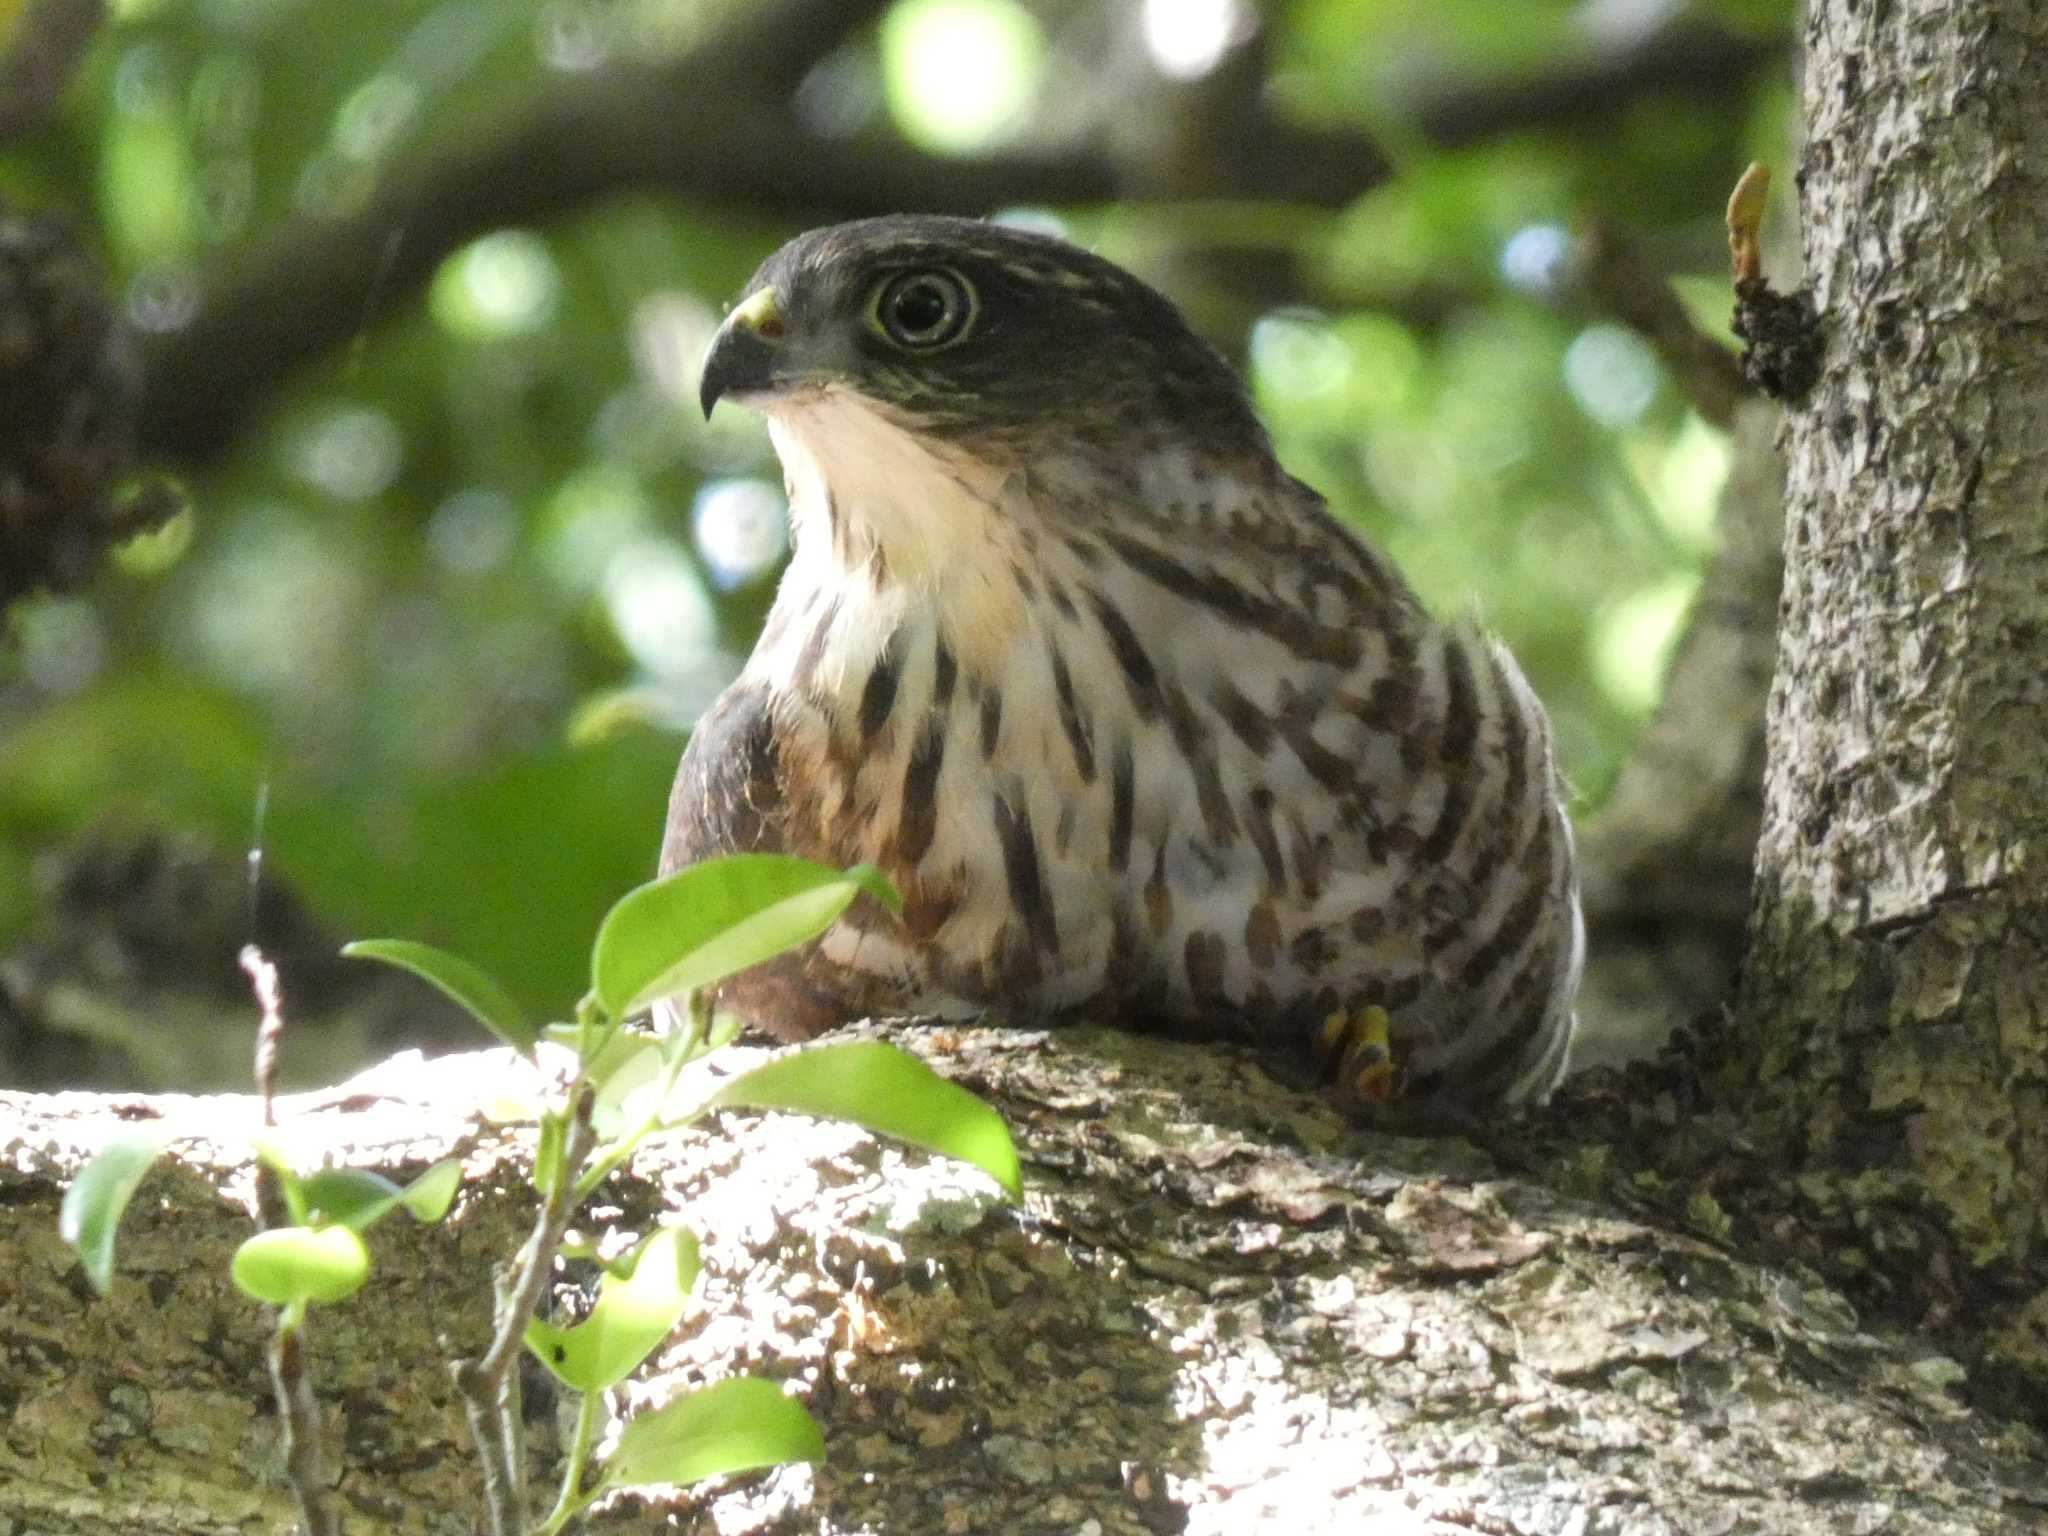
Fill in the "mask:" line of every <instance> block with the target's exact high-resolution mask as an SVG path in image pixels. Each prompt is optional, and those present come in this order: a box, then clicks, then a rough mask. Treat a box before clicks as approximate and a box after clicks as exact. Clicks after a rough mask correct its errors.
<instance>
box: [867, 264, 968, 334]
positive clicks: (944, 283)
mask: <svg viewBox="0 0 2048 1536" xmlns="http://www.w3.org/2000/svg"><path fill="white" fill-rule="evenodd" d="M973 319H974V294H973V292H972V291H971V290H970V289H969V288H968V286H967V284H966V282H965V281H963V280H962V279H961V278H959V277H957V276H956V275H954V274H953V273H951V272H946V271H941V270H932V271H925V272H904V273H900V274H899V275H897V276H895V277H892V278H890V279H889V280H888V281H887V282H886V283H884V284H883V285H882V286H881V289H880V291H878V292H877V293H876V295H875V323H876V325H877V326H879V327H880V329H881V332H882V334H883V335H884V336H886V337H888V338H889V340H891V341H893V342H895V343H896V345H897V346H899V347H905V348H908V349H910V350H911V351H914V352H929V351H931V350H932V349H933V348H934V347H943V346H945V345H946V344H947V343H948V342H952V341H958V340H959V339H960V338H961V337H962V336H963V335H965V334H966V333H967V327H968V324H969V323H970V322H971V321H972V320H973Z"/></svg>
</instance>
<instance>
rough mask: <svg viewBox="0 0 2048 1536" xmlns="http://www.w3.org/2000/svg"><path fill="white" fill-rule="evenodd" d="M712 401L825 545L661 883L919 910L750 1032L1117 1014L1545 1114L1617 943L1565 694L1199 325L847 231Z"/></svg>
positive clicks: (828, 967)
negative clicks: (1464, 604) (1260, 397)
mask: <svg viewBox="0 0 2048 1536" xmlns="http://www.w3.org/2000/svg"><path fill="white" fill-rule="evenodd" d="M702 399H703V406H704V409H705V411H706V412H707V413H709V411H710V410H711V407H712V406H713V405H714V404H715V403H716V402H717V401H719V400H720V399H732V400H736V401H738V402H740V403H743V404H745V405H748V406H751V407H754V408H756V409H758V410H760V411H762V412H763V413H764V414H765V415H766V416H767V418H768V427H769V432H770V435H771V436H772V438H773V440H774V444H775V450H776V453H777V454H778V455H779V456H780V458H781V460H782V465H783V470H784V474H785V477H786V481H787V485H788V490H789V504H790V519H791V523H792V525H793V529H792V532H793V542H794V553H793V556H792V559H791V561H790V565H789V568H788V571H787V573H786V574H785V575H784V577H783V579H782V586H781V589H780V591H779V592H778V593H777V596H776V599H775V604H774V608H773V610H772V612H771V613H770V615H769V619H768V623H767V627H766V629H765V631H764V632H763V634H762V635H761V639H760V642H759V644H758V645H756V646H755V648H754V653H753V655H752V657H751V658H750V659H749V660H748V662H747V665H746V669H745V671H744V672H743V673H742V674H741V675H740V677H739V679H738V681H736V682H735V683H734V684H733V685H732V687H731V688H730V689H728V690H727V691H726V693H725V694H724V695H723V696H722V697H721V698H720V699H719V700H718V702H717V703H716V704H715V705H714V706H713V707H712V709H711V711H710V712H709V713H708V714H707V715H706V716H705V717H704V719H703V721H702V723H701V724H699V726H698V727H697V730H696V733H695V734H694V735H693V736H692V737H691V739H690V744H689V748H688V750H687V751H686V752H685V753H684V754H683V760H682V766H681V768H680V769H679V770H678V771H677V775H676V784H675V791H674V794H673V796H672V798H671V800H670V804H669V820H668V833H667V837H666V839H665V840H664V843H663V847H662V867H663V869H664V870H670V869H674V868H676V867H678V866H680V865H682V864H685V863H689V862H691V861H693V860H696V859H700V858H704V857H707V856H709V855H712V854H718V853H725V852H731V851H734V850H740V849H772V850H780V851H785V852H790V853H797V854H802V855H804V856H806V857H809V858H812V859H816V860H819V861H821V862H824V863H827V864H833V865H848V864H852V863H855V862H857V861H861V860H868V861H871V862H873V863H875V864H876V865H879V866H880V867H881V868H882V870H884V871H885V872H886V873H887V874H888V875H889V876H890V878H891V879H892V880H894V881H895V883H896V885H897V886H898V888H899V889H900V890H901V891H902V892H903V894H904V897H905V901H906V909H905V915H904V917H903V919H902V921H901V922H898V921H897V920H895V919H893V918H891V917H890V916H889V915H888V914H887V913H884V912H882V911H880V910H879V909H869V908H866V907H865V905H863V906H862V907H856V908H855V909H853V910H852V911H851V912H849V914H848V916H847V917H846V918H845V919H843V920H842V921H841V922H840V923H839V924H838V925H837V926H836V927H834V928H833V929H832V930H831V931H830V932H828V933H827V934H826V935H825V936H824V937H823V938H822V939H821V940H819V941H818V942H817V943H815V944H814V945H812V946H810V947H809V948H808V949H806V950H804V951H801V952H799V953H798V954H796V955H793V956H790V957H787V958H786V959H784V960H783V961H781V962H778V963H777V964H775V965H771V966H768V967H763V968H761V969H759V970H757V971H755V972H752V973H749V974H748V975H746V976H743V977H742V978H740V979H739V980H738V981H736V982H734V983H733V984H731V985H730V986H729V987H728V988H727V990H726V991H725V993H724V994H723V996H722V999H721V1000H722V1001H723V1002H724V1003H725V1004H726V1005H727V1006H731V1007H734V1008H736V1009H737V1010H738V1011H739V1012H740V1013H741V1014H742V1015H743V1016H744V1017H745V1018H746V1019H747V1020H748V1021H749V1022H750V1023H751V1024H753V1025H755V1026H757V1027H759V1028H762V1029H765V1030H767V1031H768V1032H770V1033H771V1034H774V1035H777V1036H780V1037H782V1038H784V1039H801V1038H804V1037H807V1036H809V1035H812V1034H815V1033H817V1032H818V1031H820V1030H822V1029H826V1028H829V1027H831V1026H832V1025H834V1024H837V1023H840V1022H842V1021H844V1020H846V1019H849V1018H855V1017H860V1016H864V1015H869V1014H910V1013H918V1014H942V1015H966V1014H972V1013H977V1012H980V1011H982V1010H984V1009H994V1010H998V1011H999V1012H1001V1013H1002V1014H1004V1015H1007V1016H1010V1017H1023V1018H1033V1017H1052V1016H1058V1015H1064V1014H1072V1013H1082V1012H1085V1013H1086V1014H1087V1015H1089V1016H1090V1017H1093V1018H1096V1019H1099V1020H1101V1021H1103V1022H1107V1023H1122V1024H1128V1025H1131V1026H1134V1027H1146V1028H1156V1029H1160V1030H1163V1031H1166V1032H1169V1033H1172V1034H1176V1035H1184V1036H1191V1037H1194V1036H1201V1037H1216V1036H1229V1037H1236V1038H1241V1039H1248V1040H1252V1041H1257V1042H1262V1043H1269V1044H1280V1043H1286V1044H1289V1045H1293V1046H1296V1047H1298V1048H1299V1050H1300V1051H1301V1052H1302V1053H1303V1054H1305V1055H1306V1056H1308V1057H1310V1058H1311V1059H1313V1060H1315V1061H1317V1062H1318V1063H1319V1064H1320V1065H1321V1066H1322V1068H1323V1069H1324V1070H1325V1071H1326V1072H1327V1073H1328V1074H1329V1075H1330V1077H1331V1079H1332V1080H1333V1081H1334V1082H1335V1083H1336V1084H1337V1086H1338V1087H1339V1088H1340V1090H1341V1091H1343V1092H1345V1093H1347V1094H1350V1095H1355V1096H1358V1097H1363V1098H1366V1099H1374V1100H1377V1099H1382V1098H1385V1097H1387V1096H1389V1094H1391V1093H1394V1092H1398V1093H1399V1094H1400V1095H1401V1097H1402V1098H1403V1100H1404V1102H1408V1103H1414V1104H1419V1105H1422V1106H1425V1107H1430V1108H1450V1109H1458V1108H1472V1107H1477V1106H1483V1105H1489V1104H1496V1103H1502V1102H1515V1101H1521V1100H1528V1099H1533V1098H1539V1097H1541V1096H1542V1095H1543V1094H1545V1093H1547V1092H1548V1091H1549V1089H1550V1088H1551V1086H1552V1085H1553V1084H1554V1083H1555V1082H1556V1081H1557V1079H1558V1077H1559V1075H1560V1073H1561V1072H1562V1071H1563V1069H1564V1063H1565V1058H1566V1054H1567V1050H1568V1048H1569V1045H1570V1040H1571V1034H1572V1028H1573V1021H1572V1000H1573V995H1574V993H1575V991H1576V989H1577V984H1578V974H1579V962H1580V955H1581V950H1582V947H1583V939H1582V928H1581V923H1580V919H1579V910H1578V896H1577V877H1576V874H1575V870H1574V865H1573V854H1572V834H1571V829H1570V826H1569V824H1568V823H1567V821H1566V819H1565V815H1564V811H1563V809H1562V807H1561V805H1560V803H1559V782H1558V777H1557V773H1556V770H1555V769H1554V767H1553V766H1552V762H1551V750H1550V737H1549V728H1548V725H1547V722H1546V721H1545V718H1544V715H1543V711H1542V708H1541V706H1540V705H1539V704H1538V703H1537V701H1536V698H1535V696H1534V695H1533V694H1532V693H1531V692H1530V690H1529V686H1528V684H1527V683H1526V682H1525V681H1524V680H1523V678H1522V674H1521V672H1520V670H1519V669H1518V668H1517V667H1516V666H1515V663H1514V662H1513V660H1512V659H1510V657H1509V656H1508V655H1507V653H1506V652H1505V651H1503V650H1502V649H1501V648H1500V647H1499V646H1498V645H1496V644H1494V643H1492V642H1490V641H1488V640H1486V639H1484V638H1480V637H1476V636H1473V635H1469V634H1463V633H1460V632H1458V631H1456V630H1454V629H1450V628H1447V627H1445V626H1443V625H1440V624H1438V623H1436V622H1434V621H1433V620H1432V619H1431V618H1430V617H1429V616H1428V615H1427V614H1425V613H1424V612H1423V610H1422V608H1421V606H1420V605H1419V604H1418V602H1417V601H1416V599H1415V597H1414V595H1413V594H1412V593H1411V592H1410V591H1409V590H1408V588H1407V586H1406V585H1405V584H1404V583H1403V582H1402V580H1401V578H1400V577H1399V576H1398V575H1397V574H1396V573H1395V572H1394V571H1393V570H1392V569H1391V568H1390V567H1389V566H1388V565H1387V564H1386V562H1385V561H1384V560H1382V559H1381V558H1380V557H1379V555H1377V554H1376V553H1375V552H1374V551H1372V550H1371V549H1369V548H1367V547H1366V546H1365V545H1364V544H1362V543H1361V542H1360V541H1359V540H1358V539H1357V538H1355V537H1354V536H1353V535H1351V534H1350V533H1348V532H1347V531H1345V530H1344V529H1343V528H1341V527H1340V526H1339V525H1338V524H1337V523H1336V522H1335V521H1334V520H1333V519H1332V518H1331V517H1330V515H1329V513H1328V512H1327V511H1326V510H1325V509H1324V506H1323V503H1322V500H1321V498H1320V497H1318V496H1317V495H1316V493H1315V492H1314V491H1312V490H1310V489H1309V488H1308V487H1306V486H1304V485H1302V484H1301V483H1300V482H1299V481H1297V480H1294V479H1293V478H1291V477H1290V476H1288V475H1287V474H1286V473H1285V472H1283V471H1282V470H1281V469H1280V467H1279V466H1278V465H1277V464H1276V463H1275V462H1274V459H1273V455H1272V451H1271V447H1270V445H1269V443H1268V441H1267V438H1266V434H1265V432H1264V431H1263V430H1262V429H1261V427H1260V426H1259V423H1258V422H1257V420H1256V419H1255V418H1254V417H1253V414H1252V410H1251V407H1250V404H1249V402H1248V401H1247V399H1246V397H1245V392H1244V388H1243V385H1242V384H1241V383H1240V381H1239V380H1238V378H1237V376H1236V375H1235V374H1234V373H1233V372H1232V371H1231V369H1230V368H1229V366H1228V365H1227V364H1226V363H1224V361H1223V360H1222V359H1221V358H1220V357H1218V356H1217V355H1216V354H1215V353H1214V352H1213V351H1211V350H1210V348H1209V347H1207V346H1206V345H1204V344H1203V343H1202V342H1201V341H1199V340H1198V339H1197V338H1196V337H1195V335H1194V334H1193V333H1192V332H1191V331H1190V330H1189V329H1188V327H1187V325H1186V323H1185V322H1184V321H1183V320H1182V319H1181V316H1180V314H1179V313H1178V311H1176V310H1175V309H1174V307H1173V305H1172V304H1170V303H1169V302H1168V301H1167V300H1166V299H1164V298H1163V297H1161V296H1160V295H1159V294H1158V293H1156V292H1154V291H1153V290H1152V289H1150V288H1148V287H1147V286H1145V284H1143V283H1141V282H1139V281H1138V280H1137V279H1136V278H1134V277H1132V276H1131V275H1130V274H1129V273H1127V272H1125V271H1123V270H1121V269H1120V268H1118V267H1116V266H1113V265H1111V264H1110V263H1109V262H1107V261H1104V260H1101V259H1100V258H1098V257H1095V256H1092V255H1090V254H1088V253H1087V252H1085V251H1082V250H1080V249H1077V248H1076V247H1074V246H1072V245H1069V244H1067V243H1065V242H1064V241H1060V240H1056V239H1051V238H1048V237H1045V236H1042V235H1036V234H1027V233H1025V232H1023V231H1021V230H1015V229H1008V228H1003V227H1001V226H998V225H992V224H982V223H975V222H972V221H969V220H963V219H948V218H924V217H899V218H883V219H869V220H863V221H861V222H859V223H853V224H843V225H839V226H836V227H834V228H830V229H822V230H817V231H814V232H812V233H811V234H807V235H804V236H802V237H801V238H799V239H797V240H794V241H792V242H791V243H790V244H788V245H786V246H784V247H783V248H782V249H781V250H780V251H778V252H777V253H776V254H775V255H774V256H772V257H770V258H769V260H768V261H767V263H766V264H765V265H764V266H763V267H762V268H761V270H760V271H759V272H758V273H756V274H755V276H754V278H753V281H752V282H751V283H750V284H748V286H747V289H746V292H745V294H744V295H743V296H742V298H741V301H740V303H739V304H738V306H737V307H736V308H735V309H734V310H733V311H732V313H731V315H730V316H728V318H727V319H726V321H725V324H724V326H723V327H722V328H721V329H720V331H719V333H718V336H717V339H716V340H715V341H714V342H713V343H712V346H711V349H710V352H709V354H708V355H707V357H706V358H705V362H704V376H703V396H702Z"/></svg>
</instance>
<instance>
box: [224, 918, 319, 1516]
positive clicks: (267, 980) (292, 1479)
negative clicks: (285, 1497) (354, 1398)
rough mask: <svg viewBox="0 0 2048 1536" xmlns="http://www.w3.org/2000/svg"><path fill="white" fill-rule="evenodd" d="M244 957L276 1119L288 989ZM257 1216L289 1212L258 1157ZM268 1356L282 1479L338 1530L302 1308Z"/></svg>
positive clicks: (260, 958)
mask: <svg viewBox="0 0 2048 1536" xmlns="http://www.w3.org/2000/svg"><path fill="white" fill-rule="evenodd" d="M239 959H240V961H241V965H242V969H243V970H244V971H245V972H247V973H248V977H249V986H250V989H251V990H252V991H253V992H254V993H255V994H256V1006H257V1008H258V1010H259V1011H260V1012H261V1014H262V1019H261V1021H260V1022H259V1023H258V1024H257V1026H256V1092H257V1095H258V1096H259V1097H260V1098H261V1099H262V1101H263V1123H264V1124H265V1125H266V1126H275V1125H276V1124H277V1067H278V1058H279V1056H280V1055H281V1054H282V1052H283V1046H284V989H283V987H282V986H281V985H280V984H279V982H278V979H277V967H276V966H274V965H272V964H271V963H270V961H269V959H268V958H266V957H265V955H264V953H263V951H262V950H261V949H259V948H257V946H256V945H254V944H244V945H243V946H242V952H241V955H240V956H239ZM256 1219H257V1224H258V1225H259V1226H260V1227H262V1229H263V1230H264V1231H266V1232H269V1231H273V1230H275V1229H276V1228H278V1227H282V1226H285V1225H286V1224H287V1223H288V1222H289V1221H290V1219H291V1218H290V1215H289V1213H288V1211H287V1209H286V1206H285V1200H284V1191H283V1189H282V1187H281V1185H280V1181H279V1179H278V1176H277V1170H276V1169H274V1168H272V1167H271V1166H270V1164H269V1163H268V1162H265V1161H263V1160H262V1159H258V1161H257V1164H256ZM266 1356H267V1359H268V1360H269V1363H270V1386H271V1391H272V1394H273V1395H274V1396H275V1397H276V1399H277V1418H278V1430H279V1433H280V1434H281V1435H282V1437H283V1442H284V1443H283V1445H282V1447H281V1449H282V1451H283V1453H284V1471H285V1480H286V1481H287V1482H289V1483H290V1484H291V1488H292V1492H293V1494H294V1495H296V1496H297V1498H298V1501H299V1519H300V1522H301V1524H302V1526H303V1528H304V1530H305V1532H306V1536H340V1532H341V1521H340V1518H339V1517H338V1516H337V1515H336V1514H335V1510H334V1503H333V1500H331V1499H330V1498H329V1497H328V1494H327V1457H326V1454H325V1452H324V1450H323V1449H322V1447H323V1444H324V1440H323V1436H322V1434H321V1424H320V1404H319V1402H318V1401H317V1400H316V1399H315V1398H314V1396H313V1375H312V1372H311V1371H310V1370H309V1369H308V1368H307V1365H306V1321H305V1315H304V1313H303V1311H300V1312H298V1313H297V1314H296V1315H294V1314H292V1313H291V1312H288V1311H287V1310H286V1309H283V1308H280V1309H278V1314H277V1327H276V1328H275V1330H274V1331H273V1332H272V1333H271V1336H270V1347H269V1349H268V1351H267V1352H266Z"/></svg>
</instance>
